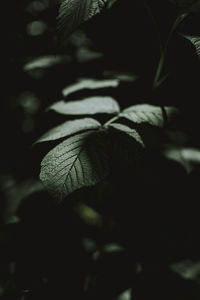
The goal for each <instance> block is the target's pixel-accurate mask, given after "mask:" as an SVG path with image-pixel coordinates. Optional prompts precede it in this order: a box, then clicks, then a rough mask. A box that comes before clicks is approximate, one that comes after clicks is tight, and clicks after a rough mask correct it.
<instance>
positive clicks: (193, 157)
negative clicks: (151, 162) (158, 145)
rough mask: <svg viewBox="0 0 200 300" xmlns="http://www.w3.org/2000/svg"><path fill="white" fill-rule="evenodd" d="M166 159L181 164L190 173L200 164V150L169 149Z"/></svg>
mask: <svg viewBox="0 0 200 300" xmlns="http://www.w3.org/2000/svg"><path fill="white" fill-rule="evenodd" d="M164 155H165V157H167V158H168V159H171V160H174V161H176V162H178V163H180V164H181V165H182V166H183V167H184V168H185V170H186V171H187V172H188V173H190V172H191V171H192V169H193V168H194V166H195V165H198V164H200V150H199V149H194V148H186V147H174V146H173V147H168V148H167V149H165V151H164Z"/></svg>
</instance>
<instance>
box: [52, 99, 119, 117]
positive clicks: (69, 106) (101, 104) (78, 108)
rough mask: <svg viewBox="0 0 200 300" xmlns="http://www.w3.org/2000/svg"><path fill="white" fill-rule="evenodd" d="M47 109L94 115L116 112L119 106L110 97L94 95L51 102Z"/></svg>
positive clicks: (67, 113) (72, 113) (65, 112)
mask: <svg viewBox="0 0 200 300" xmlns="http://www.w3.org/2000/svg"><path fill="white" fill-rule="evenodd" d="M48 110H53V111H55V112H57V113H60V114H63V115H94V114H100V113H105V114H117V113H119V111H120V108H119V105H118V103H117V102H116V101H115V100H114V99H113V98H112V97H106V96H96V97H88V98H85V99H83V100H79V101H70V102H65V101H59V102H56V103H54V104H52V105H51V106H50V107H49V108H48Z"/></svg>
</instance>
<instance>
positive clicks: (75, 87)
mask: <svg viewBox="0 0 200 300" xmlns="http://www.w3.org/2000/svg"><path fill="white" fill-rule="evenodd" d="M118 86H119V80H117V79H106V80H96V79H90V78H82V79H79V80H78V82H76V83H73V84H72V85H68V86H67V87H66V88H64V89H63V90H62V94H63V96H64V97H67V96H69V95H70V94H73V93H76V92H79V91H80V90H84V89H90V90H96V89H105V88H116V87H118Z"/></svg>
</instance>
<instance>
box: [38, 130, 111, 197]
mask: <svg viewBox="0 0 200 300" xmlns="http://www.w3.org/2000/svg"><path fill="white" fill-rule="evenodd" d="M91 138H92V141H91V140H90V139H91ZM107 174H108V159H107V154H106V150H105V140H104V138H103V133H102V132H97V131H96V132H95V131H89V132H84V133H81V134H77V135H75V136H72V137H70V138H68V139H67V140H65V141H64V142H62V143H60V144H59V145H57V146H56V147H55V148H53V149H52V150H51V151H50V152H49V153H48V154H47V155H46V156H45V157H44V159H43V160H42V162H41V173H40V179H41V180H42V182H43V183H44V185H45V187H46V188H47V190H48V191H49V192H50V193H51V194H52V196H53V197H55V198H56V199H57V200H60V201H61V200H62V199H63V198H64V197H66V196H67V195H68V194H70V193H72V192H73V191H75V190H77V189H80V188H81V187H84V186H91V185H94V184H96V183H97V182H99V181H100V180H102V179H103V178H105V177H106V175H107Z"/></svg>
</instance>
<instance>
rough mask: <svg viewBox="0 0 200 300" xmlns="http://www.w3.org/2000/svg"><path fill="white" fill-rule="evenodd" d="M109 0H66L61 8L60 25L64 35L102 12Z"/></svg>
mask: <svg viewBox="0 0 200 300" xmlns="http://www.w3.org/2000/svg"><path fill="white" fill-rule="evenodd" d="M106 2H107V0H65V1H64V2H63V3H62V4H61V5H60V9H59V16H58V27H59V29H60V31H61V33H62V34H63V37H66V36H68V35H69V34H70V33H71V32H72V31H73V30H75V29H76V28H77V27H78V26H79V25H80V24H82V23H83V22H85V21H87V20H89V19H90V18H92V17H93V16H95V15H96V14H98V13H100V12H101V11H102V9H103V8H104V6H105V3H106Z"/></svg>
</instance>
